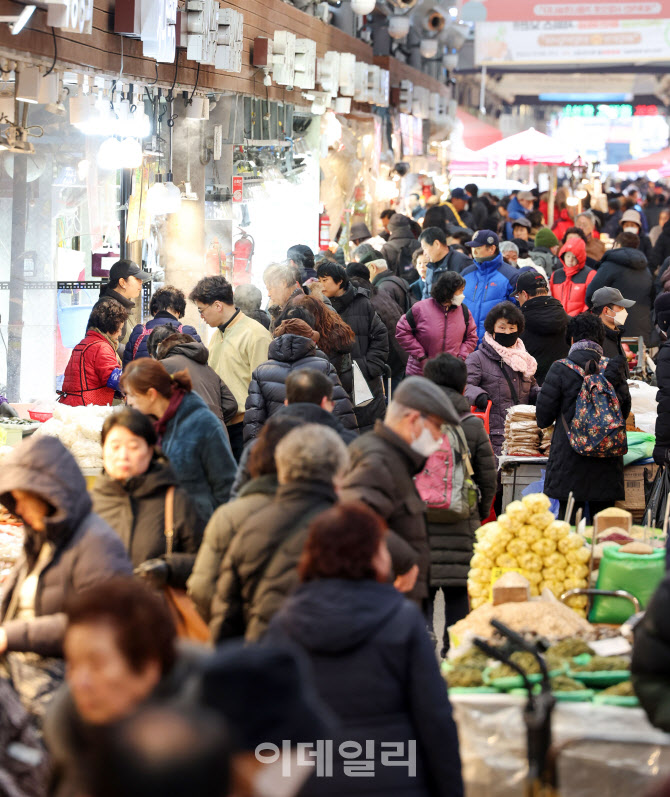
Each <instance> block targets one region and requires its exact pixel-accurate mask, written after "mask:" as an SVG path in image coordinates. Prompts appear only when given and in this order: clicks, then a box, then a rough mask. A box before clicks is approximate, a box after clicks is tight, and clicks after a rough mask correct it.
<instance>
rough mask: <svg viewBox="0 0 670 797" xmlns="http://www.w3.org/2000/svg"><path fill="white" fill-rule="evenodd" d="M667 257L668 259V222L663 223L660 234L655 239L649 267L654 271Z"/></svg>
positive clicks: (669, 252) (669, 245)
mask: <svg viewBox="0 0 670 797" xmlns="http://www.w3.org/2000/svg"><path fill="white" fill-rule="evenodd" d="M667 257H670V221H666V222H665V224H664V225H663V229H662V230H661V234H660V235H659V236H658V238H657V239H656V243H655V244H654V248H653V249H652V251H651V256H650V258H649V265H650V266H651V268H652V269H653V270H654V271H655V270H656V269H657V268H658V267H659V266H660V265H661V263H663V261H664V260H665V259H666V258H667Z"/></svg>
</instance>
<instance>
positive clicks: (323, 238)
mask: <svg viewBox="0 0 670 797" xmlns="http://www.w3.org/2000/svg"><path fill="white" fill-rule="evenodd" d="M329 244H330V216H328V215H327V214H326V213H321V214H320V216H319V249H320V250H321V251H322V252H324V251H325V250H326V249H328V245H329Z"/></svg>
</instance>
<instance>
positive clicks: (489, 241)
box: [465, 230, 500, 248]
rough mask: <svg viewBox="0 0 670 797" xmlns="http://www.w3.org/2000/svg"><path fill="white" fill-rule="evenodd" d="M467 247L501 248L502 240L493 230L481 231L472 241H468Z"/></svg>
mask: <svg viewBox="0 0 670 797" xmlns="http://www.w3.org/2000/svg"><path fill="white" fill-rule="evenodd" d="M465 246H469V247H471V248H474V247H475V246H500V238H498V236H497V235H496V233H494V232H493V230H479V232H477V234H476V235H475V237H474V238H473V239H472V240H471V241H467V242H466V243H465Z"/></svg>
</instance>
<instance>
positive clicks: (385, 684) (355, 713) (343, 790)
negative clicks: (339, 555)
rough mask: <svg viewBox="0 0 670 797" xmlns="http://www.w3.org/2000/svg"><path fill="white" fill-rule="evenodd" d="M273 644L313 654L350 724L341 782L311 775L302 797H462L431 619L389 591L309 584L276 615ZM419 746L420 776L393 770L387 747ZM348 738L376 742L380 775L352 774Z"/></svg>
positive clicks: (341, 736)
mask: <svg viewBox="0 0 670 797" xmlns="http://www.w3.org/2000/svg"><path fill="white" fill-rule="evenodd" d="M266 640H267V641H268V642H269V643H271V644H282V643H283V644H284V645H285V644H286V643H287V642H291V643H293V644H296V645H298V646H299V647H300V648H302V650H304V651H305V652H306V653H307V655H308V656H309V659H310V661H311V664H312V670H313V673H314V678H315V685H316V688H317V690H318V692H319V695H320V696H321V697H322V698H323V699H324V701H325V702H326V704H327V705H328V706H329V707H330V708H331V709H332V710H333V712H334V713H335V715H336V716H337V717H339V719H340V720H341V724H340V726H339V727H338V728H337V729H336V735H335V737H334V744H333V751H334V753H335V760H334V762H333V777H328V778H311V779H310V780H309V781H308V782H307V784H306V785H305V787H304V789H303V790H302V791H301V792H300V793H301V795H304V796H305V797H316V796H317V795H318V797H326V795H328V797H330V796H331V795H332V797H335V796H337V797H340V796H341V795H345V794H346V795H350V797H354V795H355V797H363V796H365V797H372V795H374V797H461V795H462V794H463V784H462V778H461V764H460V758H459V752H458V736H457V733H456V725H455V723H454V720H453V718H452V715H451V708H450V705H449V698H448V696H447V691H446V689H445V688H444V682H443V680H442V678H441V677H440V674H439V670H438V668H437V662H436V659H435V651H434V648H433V646H432V644H431V642H430V639H429V637H428V634H427V633H426V620H425V618H424V617H423V616H422V615H421V612H420V611H419V610H418V609H417V607H416V606H413V605H412V604H411V603H410V602H409V601H407V600H405V599H404V598H403V596H402V595H401V594H400V593H398V592H397V591H396V590H394V589H393V587H392V586H391V585H390V584H377V583H376V582H374V581H344V580H339V579H319V580H316V581H310V582H308V583H306V584H302V585H301V586H300V587H299V588H298V590H297V591H296V593H295V594H294V595H292V596H291V597H290V598H289V599H288V600H287V601H285V603H284V605H283V606H282V607H281V609H280V610H279V611H278V612H277V614H276V615H275V617H274V619H273V621H272V623H271V625H270V628H269V630H268V633H267V636H266ZM410 739H411V740H415V743H416V773H413V774H410V773H409V772H408V770H407V768H406V767H390V766H384V765H383V763H382V762H383V756H384V753H383V750H384V749H386V748H385V747H382V745H386V744H387V743H389V742H392V741H393V742H395V743H396V744H398V743H400V744H403V745H404V746H405V749H406V745H407V741H409V740H410ZM345 741H347V742H357V743H358V744H359V745H361V747H362V748H363V749H365V745H366V744H368V745H372V748H373V750H372V752H371V757H372V759H373V760H374V762H375V766H374V777H356V778H354V777H347V775H346V770H345V769H344V768H343V763H344V762H343V759H342V758H341V757H339V756H338V751H339V749H340V745H341V744H342V743H343V742H345ZM366 757H367V756H366Z"/></svg>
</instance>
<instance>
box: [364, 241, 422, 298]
mask: <svg viewBox="0 0 670 797" xmlns="http://www.w3.org/2000/svg"><path fill="white" fill-rule="evenodd" d="M415 251H417V252H418V251H419V249H417V250H415ZM365 266H366V268H367V270H368V273H369V275H370V281H371V284H372V287H373V288H376V289H377V291H379V293H383V294H384V295H386V296H388V297H389V298H390V299H392V300H393V302H395V304H397V305H398V309H399V310H400V312H401V313H406V312H407V311H408V310H409V308H410V307H411V306H412V305H413V304H414V298H413V297H412V294H411V292H410V286H409V284H408V282H407V280H404V279H401V278H400V277H396V275H395V274H394V273H393V272H392V271H391V270H390V269H389V268H388V266H387V264H386V260H384V258H380V259H378V260H371V261H369V262H368V263H366V264H365ZM412 268H414V265H413V264H412Z"/></svg>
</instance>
